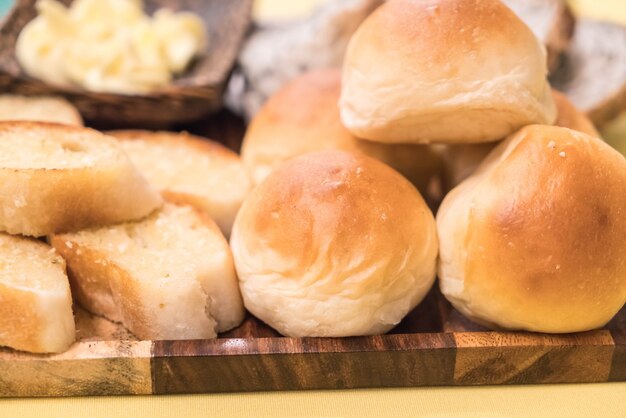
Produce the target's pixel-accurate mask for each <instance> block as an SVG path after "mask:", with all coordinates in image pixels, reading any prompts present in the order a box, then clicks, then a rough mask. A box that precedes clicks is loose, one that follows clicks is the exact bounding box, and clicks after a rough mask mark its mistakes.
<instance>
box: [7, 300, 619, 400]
mask: <svg viewBox="0 0 626 418" xmlns="http://www.w3.org/2000/svg"><path fill="white" fill-rule="evenodd" d="M75 313H76V320H77V338H78V342H77V343H75V344H74V345H73V346H72V348H70V350H69V351H67V352H65V353H63V354H58V355H33V354H27V353H18V352H15V351H12V350H8V349H3V350H0V370H1V371H0V396H4V397H20V396H77V395H127V394H167V393H210V392H236V391H246V392H247V391H271V390H299V389H344V388H363V387H391V386H395V387H403V386H425V385H428V386H431V385H501V384H526V383H583V382H607V381H626V309H623V310H622V312H621V313H620V314H619V315H618V317H616V318H615V319H614V320H613V321H612V322H611V324H609V326H608V327H607V328H606V329H603V330H598V331H592V332H586V333H578V334H569V335H542V334H532V333H524V332H490V331H487V330H484V329H481V328H480V327H478V326H477V325H474V324H472V323H471V322H469V321H467V320H465V319H464V318H463V317H461V316H460V315H459V314H458V312H456V311H455V310H453V309H452V308H451V307H450V306H449V305H448V304H447V302H445V301H444V300H443V298H442V297H441V295H440V294H439V292H438V291H437V290H434V291H433V292H431V294H430V295H429V296H428V298H427V299H426V300H425V301H424V302H423V303H422V304H421V305H420V306H419V307H418V308H417V309H416V310H415V311H413V312H412V313H411V314H410V315H409V316H408V317H407V318H406V319H405V320H404V321H403V322H402V323H401V324H400V325H399V326H398V327H396V328H395V329H394V330H393V331H392V332H391V333H390V334H387V335H382V336H373V337H354V338H283V337H280V336H279V335H278V334H276V333H275V332H274V331H273V330H272V329H271V328H269V327H268V326H266V325H264V324H263V323H262V322H260V321H258V320H257V319H255V318H253V317H251V316H249V317H248V318H246V320H245V322H244V323H243V324H242V325H241V326H240V327H238V328H237V329H235V330H233V331H230V332H229V333H227V334H224V335H221V336H220V338H217V339H215V340H193V341H138V340H136V339H135V338H134V337H133V336H132V335H131V334H129V333H128V332H127V331H126V330H125V329H124V328H123V327H121V326H120V325H117V324H114V323H112V322H109V321H107V320H106V319H103V318H100V317H97V316H93V315H91V314H89V313H87V312H86V311H84V310H82V309H80V308H78V307H77V308H75Z"/></svg>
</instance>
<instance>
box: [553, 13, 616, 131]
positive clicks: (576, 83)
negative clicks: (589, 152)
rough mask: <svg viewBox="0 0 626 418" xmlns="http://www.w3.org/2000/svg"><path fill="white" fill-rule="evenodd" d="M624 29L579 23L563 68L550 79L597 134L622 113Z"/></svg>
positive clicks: (589, 21) (603, 24) (583, 20)
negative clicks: (586, 119) (580, 111)
mask: <svg viewBox="0 0 626 418" xmlns="http://www.w3.org/2000/svg"><path fill="white" fill-rule="evenodd" d="M625 45H626V27H624V26H621V25H618V24H614V23H608V22H598V21H593V20H585V19H581V20H579V21H578V24H577V26H576V33H575V34H574V39H573V43H572V44H571V46H570V48H569V49H568V50H567V53H566V54H565V57H564V61H563V65H562V66H561V68H559V70H558V71H557V72H556V73H555V74H554V75H553V76H552V77H551V83H552V86H553V87H554V88H556V89H557V90H560V91H562V92H563V93H565V94H566V95H567V97H568V98H569V99H570V100H571V101H572V102H573V103H574V105H575V106H576V107H577V108H578V109H580V110H582V111H583V112H585V113H586V114H587V116H589V117H590V119H591V121H592V122H593V123H594V124H595V125H596V127H597V128H598V129H600V130H602V128H603V127H604V126H605V125H606V124H607V123H608V122H610V121H611V120H613V119H614V118H616V117H617V116H618V115H619V113H620V112H621V111H623V110H625V109H626V47H625Z"/></svg>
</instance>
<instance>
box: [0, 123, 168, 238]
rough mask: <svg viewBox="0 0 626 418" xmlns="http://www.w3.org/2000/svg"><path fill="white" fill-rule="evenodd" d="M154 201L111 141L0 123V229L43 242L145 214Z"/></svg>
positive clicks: (90, 133)
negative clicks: (45, 237)
mask: <svg viewBox="0 0 626 418" xmlns="http://www.w3.org/2000/svg"><path fill="white" fill-rule="evenodd" d="M161 203H162V200H161V196H160V195H159V194H158V193H157V192H156V191H155V190H153V189H152V188H151V187H150V185H149V184H148V182H147V181H146V180H145V179H144V178H143V177H142V176H141V175H140V174H139V172H138V171H137V170H136V169H135V167H134V166H133V165H132V163H131V162H130V159H129V158H128V157H127V156H126V154H125V153H124V151H123V150H122V149H121V147H120V146H119V144H118V143H117V141H115V140H114V139H113V138H110V137H107V136H105V135H102V134H101V133H99V132H97V131H94V130H91V129H87V128H79V127H74V126H67V125H59V124H52V123H44V122H0V231H6V232H9V233H11V234H22V235H30V236H43V235H49V234H52V233H57V232H65V231H73V230H79V229H83V228H87V227H92V226H99V225H108V224H112V223H118V222H125V221H128V220H134V219H139V218H142V217H145V216H147V215H148V214H150V212H152V211H153V210H155V209H156V208H158V207H159V206H160V205H161Z"/></svg>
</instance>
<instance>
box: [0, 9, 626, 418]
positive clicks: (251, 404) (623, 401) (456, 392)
mask: <svg viewBox="0 0 626 418" xmlns="http://www.w3.org/2000/svg"><path fill="white" fill-rule="evenodd" d="M320 1H323V0H257V3H256V5H255V16H257V17H259V18H261V19H282V18H286V17H287V16H304V15H306V14H307V13H309V12H310V10H311V9H312V7H313V5H314V4H315V3H319V2H320ZM331 1H332V0H331ZM571 3H572V5H573V6H574V7H575V9H576V10H577V11H579V12H580V13H581V14H583V15H586V16H591V17H595V18H605V19H610V20H614V21H621V22H624V23H626V0H572V1H571ZM624 47H625V48H626V46H624ZM1 373H2V371H0V374H1ZM0 380H1V379H0ZM22 416H33V417H75V416H88V417H90V418H99V417H106V418H111V417H116V416H124V417H185V418H193V417H220V418H221V417H254V418H264V417H293V418H307V417H346V418H348V417H359V418H360V417H393V418H402V417H418V416H420V417H422V416H423V417H437V418H442V417H457V416H464V417H472V418H473V417H475V418H491V417H498V418H499V417H507V418H508V417H512V418H515V417H520V418H521V417H523V418H534V417H550V418H554V417H568V418H573V417H603V418H612V417H616V418H617V417H620V418H626V383H611V384H593V385H544V386H517V387H474V388H414V389H370V390H350V391H325V392H324V391H321V392H317V391H316V392H280V393H254V394H223V395H186V396H137V397H106V398H70V399H62V398H61V399H11V400H2V401H0V417H2V418H13V417H22Z"/></svg>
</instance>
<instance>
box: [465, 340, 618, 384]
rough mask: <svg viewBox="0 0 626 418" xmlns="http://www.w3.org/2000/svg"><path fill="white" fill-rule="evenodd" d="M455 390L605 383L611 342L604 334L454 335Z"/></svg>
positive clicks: (613, 347)
mask: <svg viewBox="0 0 626 418" xmlns="http://www.w3.org/2000/svg"><path fill="white" fill-rule="evenodd" d="M455 342H456V345H457V355H456V364H455V372H454V382H455V384H456V385H472V386H474V385H503V384H544V383H595V382H607V381H609V376H610V373H611V369H612V361H613V355H614V351H615V341H614V340H613V337H612V335H611V333H610V332H609V331H607V330H599V331H591V332H586V333H578V334H567V335H544V334H528V333H519V332H479V333H462V332H460V333H455Z"/></svg>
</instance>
